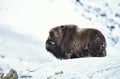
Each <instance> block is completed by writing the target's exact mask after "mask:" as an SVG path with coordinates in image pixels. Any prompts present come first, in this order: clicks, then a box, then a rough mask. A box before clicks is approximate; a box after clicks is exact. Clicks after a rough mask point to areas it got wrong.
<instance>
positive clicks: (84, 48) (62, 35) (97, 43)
mask: <svg viewBox="0 0 120 79" xmlns="http://www.w3.org/2000/svg"><path fill="white" fill-rule="evenodd" d="M46 49H47V51H49V52H51V53H52V54H53V55H54V56H55V57H57V58H60V59H69V58H79V57H104V56H106V40H105V37H104V36H103V34H102V33H101V32H100V31H98V30H96V29H92V28H78V27H77V26H76V25H62V26H57V27H54V28H52V29H51V30H50V32H49V37H48V39H47V41H46Z"/></svg>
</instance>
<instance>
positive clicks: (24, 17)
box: [0, 0, 120, 79]
mask: <svg viewBox="0 0 120 79" xmlns="http://www.w3.org/2000/svg"><path fill="white" fill-rule="evenodd" d="M119 12H120V1H119V0H111V1H109V0H0V72H3V73H5V74H6V73H8V71H9V70H10V69H11V68H13V69H15V70H16V71H17V73H18V76H19V79H119V78H120V76H119V74H120V53H119V49H120V23H119V21H120V13H119ZM63 24H76V25H78V26H79V27H80V28H83V27H89V28H90V27H91V28H96V29H99V30H100V31H101V32H102V33H103V34H104V35H105V37H106V40H107V57H104V58H78V59H69V60H57V59H56V58H55V57H53V55H51V54H50V53H49V52H47V51H46V50H45V41H46V39H47V36H48V31H49V30H50V29H51V28H52V27H54V26H57V25H63Z"/></svg>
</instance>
